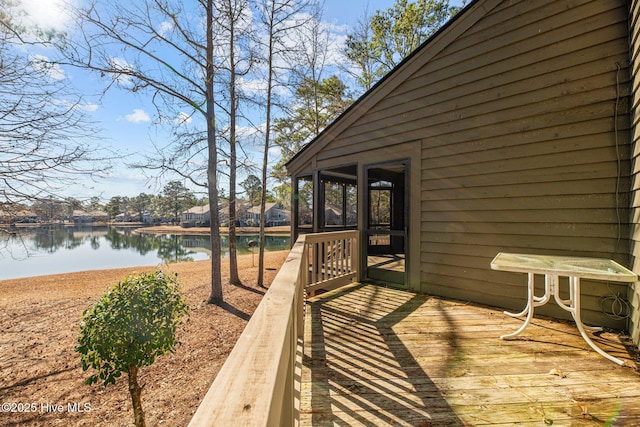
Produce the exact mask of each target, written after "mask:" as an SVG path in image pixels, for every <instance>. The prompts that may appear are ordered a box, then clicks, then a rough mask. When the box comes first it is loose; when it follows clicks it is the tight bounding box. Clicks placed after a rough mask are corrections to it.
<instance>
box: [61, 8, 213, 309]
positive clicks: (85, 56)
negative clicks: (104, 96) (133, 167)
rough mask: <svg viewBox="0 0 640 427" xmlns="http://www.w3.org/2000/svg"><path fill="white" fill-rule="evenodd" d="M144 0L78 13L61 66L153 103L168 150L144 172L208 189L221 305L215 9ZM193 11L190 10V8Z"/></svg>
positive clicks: (161, 150)
mask: <svg viewBox="0 0 640 427" xmlns="http://www.w3.org/2000/svg"><path fill="white" fill-rule="evenodd" d="M195 4H196V5H197V6H198V7H196V8H193V7H189V8H186V7H184V5H183V3H181V2H168V1H165V0H144V1H141V2H131V1H115V2H109V3H108V4H102V3H99V2H97V1H94V2H92V3H90V4H88V5H87V6H85V7H83V8H80V9H77V10H76V14H77V16H76V18H77V22H79V23H80V24H81V27H80V28H79V29H78V33H79V36H78V37H76V38H75V39H73V40H67V41H66V43H65V44H64V45H61V46H60V48H61V52H62V53H63V59H61V62H63V63H66V64H69V65H73V66H76V67H81V68H84V69H89V70H93V71H95V72H97V73H99V74H100V75H101V76H102V77H104V78H105V80H106V83H105V87H106V88H105V91H106V90H108V89H109V88H112V87H118V88H120V89H123V90H127V91H130V92H132V93H139V94H146V95H148V96H150V97H151V99H152V100H153V103H154V105H155V106H156V111H157V124H158V125H159V126H166V127H169V128H170V129H171V130H172V136H173V141H172V142H171V144H170V145H169V146H165V147H161V146H158V147H157V148H158V151H159V152H160V153H161V155H160V156H158V158H156V159H154V160H155V161H154V162H153V163H149V164H148V165H146V166H147V167H149V168H154V170H157V171H160V173H167V172H169V173H171V174H172V176H175V174H177V175H179V176H181V177H182V178H183V179H184V180H186V181H188V182H191V183H192V184H195V185H199V186H201V187H204V188H206V189H207V191H208V195H209V208H210V214H211V246H212V247H211V252H212V254H211V295H210V297H209V302H210V303H221V302H222V301H223V295H222V279H221V274H220V266H221V260H220V258H221V256H220V254H221V248H220V229H219V221H218V151H217V140H216V123H215V99H214V94H215V92H214V78H215V74H216V68H215V66H214V50H215V48H216V46H215V45H214V19H213V18H214V14H215V10H214V4H213V0H198V1H197V2H196V3H195ZM190 6H192V4H190Z"/></svg>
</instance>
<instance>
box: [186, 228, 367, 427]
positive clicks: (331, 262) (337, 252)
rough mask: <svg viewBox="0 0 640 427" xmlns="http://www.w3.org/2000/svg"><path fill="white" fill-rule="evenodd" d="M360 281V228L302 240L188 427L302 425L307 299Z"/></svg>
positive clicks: (310, 236) (265, 296) (311, 235)
mask: <svg viewBox="0 0 640 427" xmlns="http://www.w3.org/2000/svg"><path fill="white" fill-rule="evenodd" d="M357 278H358V232H357V231H339V232H335V233H318V234H307V235H303V236H300V238H298V240H297V241H296V243H295V244H294V245H293V248H292V249H291V252H290V253H289V256H288V257H287V259H286V260H285V262H284V264H283V265H282V267H281V268H280V271H279V272H278V274H277V275H276V277H275V279H274V280H273V282H272V283H271V286H270V287H269V290H268V291H267V292H266V294H265V295H264V297H263V298H262V301H261V302H260V305H258V307H257V308H256V310H255V312H254V313H253V316H251V320H249V323H247V326H246V327H245V329H244V331H243V332H242V335H240V338H238V342H237V343H236V345H235V347H234V348H233V350H232V351H231V353H230V354H229V357H228V358H227V361H226V362H225V364H224V365H223V366H222V368H221V369H220V372H219V373H218V375H217V377H216V379H215V381H214V382H213V384H212V385H211V387H210V388H209V391H208V392H207V394H206V395H205V397H204V399H203V401H202V403H201V404H200V406H199V407H198V410H197V411H196V413H195V414H194V416H193V418H192V419H191V422H190V423H189V426H190V427H204V426H233V425H237V426H243V427H249V426H292V425H297V420H298V405H297V402H299V393H300V388H299V385H300V374H301V366H302V345H303V342H302V338H303V335H304V300H305V294H306V293H307V292H315V291H317V290H318V289H329V288H334V287H337V286H340V285H342V284H346V283H348V282H350V281H353V280H357Z"/></svg>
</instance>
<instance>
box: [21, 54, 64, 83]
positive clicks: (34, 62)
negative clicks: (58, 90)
mask: <svg viewBox="0 0 640 427" xmlns="http://www.w3.org/2000/svg"><path fill="white" fill-rule="evenodd" d="M29 59H30V60H31V66H32V67H33V68H34V69H35V70H37V71H40V72H43V73H45V74H46V75H47V76H49V78H50V79H53V80H64V79H65V78H66V75H65V73H64V70H63V69H62V67H61V66H60V65H59V64H53V63H51V62H49V58H48V57H46V56H44V55H31V56H30V57H29Z"/></svg>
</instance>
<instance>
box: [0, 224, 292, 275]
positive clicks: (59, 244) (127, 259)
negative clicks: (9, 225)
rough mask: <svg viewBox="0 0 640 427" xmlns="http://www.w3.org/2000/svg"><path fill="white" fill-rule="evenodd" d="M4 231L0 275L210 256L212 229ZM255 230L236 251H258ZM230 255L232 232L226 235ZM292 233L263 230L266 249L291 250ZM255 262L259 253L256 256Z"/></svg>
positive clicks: (0, 240) (241, 240)
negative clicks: (195, 232)
mask: <svg viewBox="0 0 640 427" xmlns="http://www.w3.org/2000/svg"><path fill="white" fill-rule="evenodd" d="M20 233H21V234H20V235H15V236H7V235H4V234H1V233H0V280H4V279H14V278H20V277H31V276H41V275H45V274H57V273H68V272H73V271H85V270H103V269H109V268H120V267H137V266H149V265H160V264H166V263H172V262H180V261H197V260H204V259H209V258H210V254H211V239H210V238H209V236H208V235H182V234H181V235H145V234H138V233H133V232H132V230H131V229H127V228H117V227H85V228H79V227H54V228H39V229H36V230H24V231H23V230H21V231H20ZM251 241H255V242H257V241H258V236H257V235H244V234H243V235H239V236H237V248H238V254H239V255H243V254H250V253H252V251H253V252H254V253H255V254H257V253H258V248H257V247H254V248H251V247H250V246H249V242H251ZM221 243H222V251H223V256H228V254H229V252H228V250H229V240H228V236H224V235H223V236H222V241H221ZM289 248H290V237H289V236H288V235H267V236H265V250H267V251H272V250H288V249H289ZM256 263H257V257H256Z"/></svg>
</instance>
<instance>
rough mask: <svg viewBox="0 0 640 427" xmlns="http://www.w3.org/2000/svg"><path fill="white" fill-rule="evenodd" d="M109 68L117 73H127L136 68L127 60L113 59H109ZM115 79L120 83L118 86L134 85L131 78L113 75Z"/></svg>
mask: <svg viewBox="0 0 640 427" xmlns="http://www.w3.org/2000/svg"><path fill="white" fill-rule="evenodd" d="M109 66H110V67H111V68H113V69H114V70H116V71H120V72H127V71H133V70H135V68H134V67H133V65H131V64H129V63H128V62H127V61H126V60H125V59H122V58H117V57H113V58H110V59H109ZM113 79H114V80H115V81H116V82H118V84H120V85H122V86H131V85H133V78H132V77H131V76H127V75H122V74H115V75H113Z"/></svg>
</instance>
